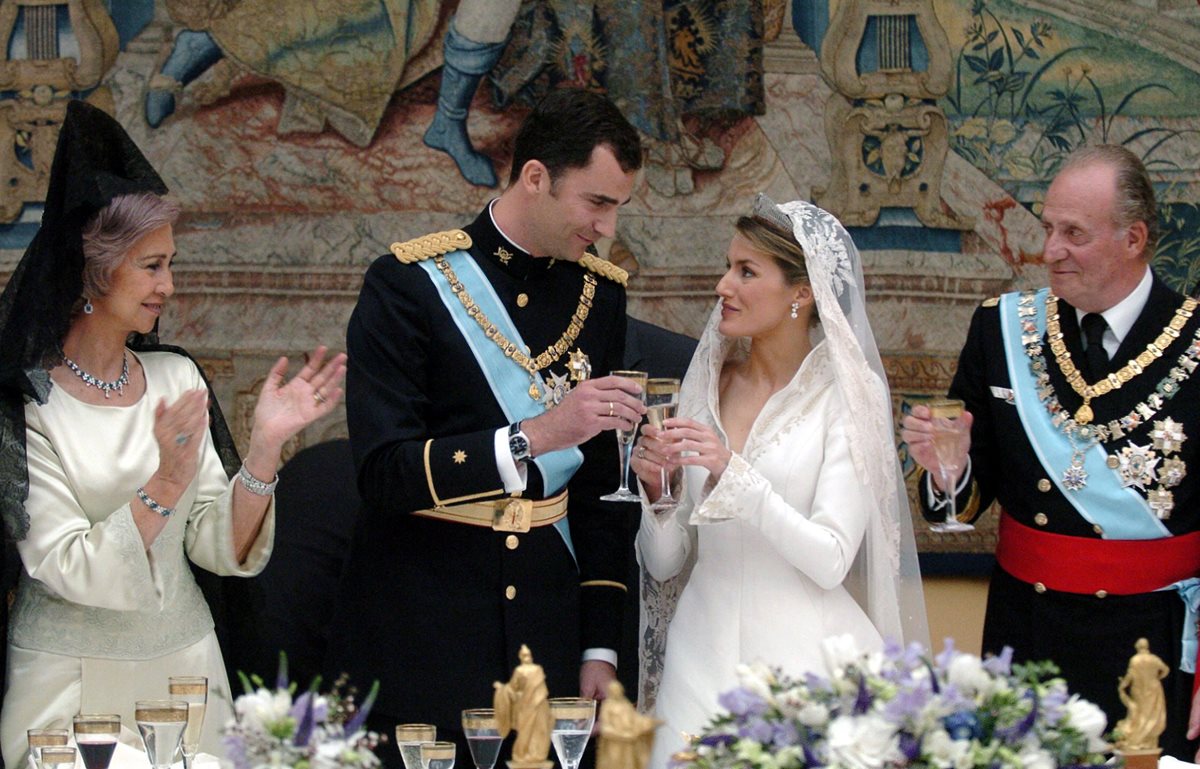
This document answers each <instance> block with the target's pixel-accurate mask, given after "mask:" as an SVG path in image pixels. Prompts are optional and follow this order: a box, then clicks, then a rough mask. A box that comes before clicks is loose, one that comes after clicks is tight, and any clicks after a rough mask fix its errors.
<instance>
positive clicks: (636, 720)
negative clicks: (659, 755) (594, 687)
mask: <svg viewBox="0 0 1200 769" xmlns="http://www.w3.org/2000/svg"><path fill="white" fill-rule="evenodd" d="M661 723H662V722H661V721H659V720H658V719H656V718H651V717H650V716H644V715H642V714H641V713H639V712H637V709H636V708H635V707H634V706H633V703H631V702H630V701H629V699H628V698H627V697H626V696H625V687H623V686H621V682H620V681H615V680H614V681H612V682H611V683H609V685H608V697H607V699H605V700H604V702H602V703H600V742H599V747H598V748H597V749H596V769H646V765H647V764H648V763H649V762H650V750H651V749H652V748H653V747H654V730H655V729H657V728H658V725H659V724H661Z"/></svg>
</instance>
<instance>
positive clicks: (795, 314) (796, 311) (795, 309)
mask: <svg viewBox="0 0 1200 769" xmlns="http://www.w3.org/2000/svg"><path fill="white" fill-rule="evenodd" d="M799 317H800V303H799V302H792V320H795V319H796V318H799Z"/></svg>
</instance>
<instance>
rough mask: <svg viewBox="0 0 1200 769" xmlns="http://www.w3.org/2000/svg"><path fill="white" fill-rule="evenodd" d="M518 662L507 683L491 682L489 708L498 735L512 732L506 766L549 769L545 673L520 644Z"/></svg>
mask: <svg viewBox="0 0 1200 769" xmlns="http://www.w3.org/2000/svg"><path fill="white" fill-rule="evenodd" d="M517 659H519V660H520V661H521V662H520V664H519V665H517V667H516V668H515V669H514V670H513V673H512V677H511V678H509V679H508V683H506V684H502V683H500V682H499V681H495V682H494V683H492V688H493V689H495V694H494V695H493V698H492V700H493V707H494V708H495V710H496V726H497V727H498V729H499V731H500V738H501V739H503V738H505V737H507V736H508V733H509V732H510V731H514V730H515V731H516V733H517V739H516V741H515V742H513V749H512V760H511V761H509V762H508V766H509V769H551V767H553V766H554V762H553V761H548V760H546V759H547V756H549V755H550V732H551V730H552V729H553V727H554V721H553V719H552V718H551V716H550V691H549V690H548V689H547V688H546V673H545V671H544V670H542V666H541V665H538V664H535V663H534V661H533V653H532V652H531V651H529V647H528V646H526V645H525V644H521V650H520V651H519V652H517Z"/></svg>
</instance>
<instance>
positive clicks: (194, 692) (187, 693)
mask: <svg viewBox="0 0 1200 769" xmlns="http://www.w3.org/2000/svg"><path fill="white" fill-rule="evenodd" d="M167 691H168V692H169V693H170V695H171V699H173V700H183V701H184V702H186V703H187V705H188V714H187V728H185V729H184V730H183V743H182V747H181V749H182V751H183V769H192V761H194V760H195V759H196V752H197V751H199V750H200V732H201V730H202V729H203V728H204V711H205V709H206V708H207V707H208V678H206V677H205V676H171V677H170V678H168V679H167ZM88 769H92V767H90V766H89V767H88Z"/></svg>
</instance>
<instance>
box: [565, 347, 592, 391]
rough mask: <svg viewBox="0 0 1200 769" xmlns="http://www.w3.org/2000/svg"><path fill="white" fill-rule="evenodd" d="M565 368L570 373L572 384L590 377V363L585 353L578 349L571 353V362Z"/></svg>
mask: <svg viewBox="0 0 1200 769" xmlns="http://www.w3.org/2000/svg"><path fill="white" fill-rule="evenodd" d="M567 368H568V369H570V371H571V381H572V382H582V381H583V380H585V379H591V377H592V362H591V361H590V360H588V356H587V353H585V352H584V351H583V350H581V349H579V348H578V347H576V348H575V351H574V352H572V353H571V361H570V363H568V364H567Z"/></svg>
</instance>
